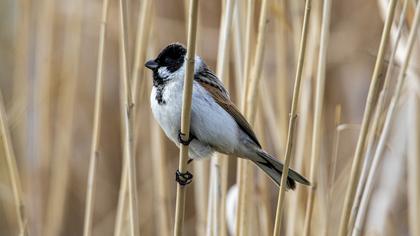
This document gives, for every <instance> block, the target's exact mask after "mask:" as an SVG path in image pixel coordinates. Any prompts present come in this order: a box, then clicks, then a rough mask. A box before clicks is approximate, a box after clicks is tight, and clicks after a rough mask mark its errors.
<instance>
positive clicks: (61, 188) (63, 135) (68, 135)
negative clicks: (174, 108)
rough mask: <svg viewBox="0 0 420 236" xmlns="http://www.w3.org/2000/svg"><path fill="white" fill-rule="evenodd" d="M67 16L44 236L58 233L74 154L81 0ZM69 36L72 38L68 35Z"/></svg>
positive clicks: (74, 3) (72, 6) (62, 217)
mask: <svg viewBox="0 0 420 236" xmlns="http://www.w3.org/2000/svg"><path fill="white" fill-rule="evenodd" d="M68 7H69V12H70V14H69V15H68V16H67V17H66V20H65V21H66V22H65V30H64V32H65V37H64V43H63V44H64V53H63V55H64V56H63V60H62V61H61V68H62V70H61V73H60V75H59V80H60V86H59V88H58V99H57V104H58V107H57V120H58V124H60V129H58V130H57V131H56V133H55V136H56V138H55V140H56V141H55V143H54V144H55V145H53V156H54V157H55V158H54V160H53V162H52V165H51V178H50V181H51V182H50V187H49V195H48V203H47V216H46V219H47V222H48V223H47V225H48V226H49V227H46V228H45V230H46V231H45V235H47V236H49V235H57V234H60V232H61V230H62V227H63V219H64V216H65V211H64V209H65V204H66V200H67V196H68V194H67V191H68V184H69V177H70V165H69V163H70V157H71V156H72V154H73V148H72V147H73V130H74V128H73V127H74V125H73V123H74V110H75V101H76V93H77V82H78V79H77V78H79V63H80V45H81V39H82V23H83V16H82V15H79V14H78V12H80V9H83V1H80V0H78V1H73V2H72V4H71V5H68ZM70 35H71V36H70Z"/></svg>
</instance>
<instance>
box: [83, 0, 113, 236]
mask: <svg viewBox="0 0 420 236" xmlns="http://www.w3.org/2000/svg"><path fill="white" fill-rule="evenodd" d="M107 19H108V0H103V2H102V16H101V23H100V29H99V46H98V64H97V67H96V68H97V69H96V87H95V105H94V111H93V129H92V144H91V145H92V146H91V149H90V158H89V173H88V181H87V190H86V208H85V219H84V228H83V235H84V236H89V235H91V234H92V220H93V210H94V194H95V175H96V161H97V157H98V155H99V136H100V124H101V110H102V83H103V76H102V74H103V62H104V48H105V36H106V25H107Z"/></svg>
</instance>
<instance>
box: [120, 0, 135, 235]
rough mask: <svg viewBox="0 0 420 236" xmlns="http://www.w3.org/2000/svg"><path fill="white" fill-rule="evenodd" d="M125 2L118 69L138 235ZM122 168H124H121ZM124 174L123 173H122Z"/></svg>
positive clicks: (122, 2)
mask: <svg viewBox="0 0 420 236" xmlns="http://www.w3.org/2000/svg"><path fill="white" fill-rule="evenodd" d="M125 1H126V0H120V1H119V46H120V48H119V51H120V68H121V71H120V73H121V79H120V84H121V101H122V104H121V112H122V124H123V125H122V127H123V138H122V141H123V142H122V143H123V155H124V159H125V161H124V163H125V165H126V168H127V178H128V184H127V186H128V211H129V218H130V223H129V228H130V235H132V236H133V235H139V226H138V223H139V221H138V209H139V208H138V205H137V204H138V203H137V176H136V164H135V163H136V161H135V157H134V153H133V147H134V146H133V145H134V144H133V140H134V139H133V131H134V103H133V95H132V88H131V83H130V80H129V78H130V77H129V74H128V71H129V70H128V57H127V53H126V52H127V43H126V42H127V31H126V28H127V26H126V12H125V9H126V8H125V6H126V5H125V4H126V2H125ZM123 168H124V166H123ZM123 173H124V171H123ZM122 178H124V177H122ZM120 197H121V196H120Z"/></svg>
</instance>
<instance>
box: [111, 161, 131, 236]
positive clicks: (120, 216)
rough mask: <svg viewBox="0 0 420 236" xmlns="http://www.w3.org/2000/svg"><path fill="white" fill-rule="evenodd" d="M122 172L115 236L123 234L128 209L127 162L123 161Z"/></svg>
mask: <svg viewBox="0 0 420 236" xmlns="http://www.w3.org/2000/svg"><path fill="white" fill-rule="evenodd" d="M122 166H123V167H122V172H121V181H120V189H119V191H118V204H117V213H116V217H115V227H114V236H120V235H123V234H122V228H123V224H124V222H123V221H124V217H126V216H127V215H128V214H126V212H127V209H128V203H127V201H128V192H127V185H128V166H127V163H126V160H125V159H123V164H122Z"/></svg>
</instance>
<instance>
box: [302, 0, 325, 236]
mask: <svg viewBox="0 0 420 236" xmlns="http://www.w3.org/2000/svg"><path fill="white" fill-rule="evenodd" d="M322 15H323V16H322V25H321V36H320V48H319V57H318V69H317V80H316V94H315V114H314V125H313V127H312V128H313V132H312V147H311V164H310V166H311V168H310V177H309V179H310V180H311V183H312V186H311V187H310V189H309V196H308V202H307V207H306V216H305V224H304V230H303V235H309V230H310V226H311V220H312V211H313V206H314V198H315V191H316V188H317V184H318V179H317V177H316V173H317V172H316V170H318V163H319V147H320V146H321V140H320V139H321V127H322V111H323V105H324V91H325V77H326V75H325V70H326V68H325V67H326V60H327V47H328V38H329V27H330V15H331V1H330V0H324V6H323V14H322Z"/></svg>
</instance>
